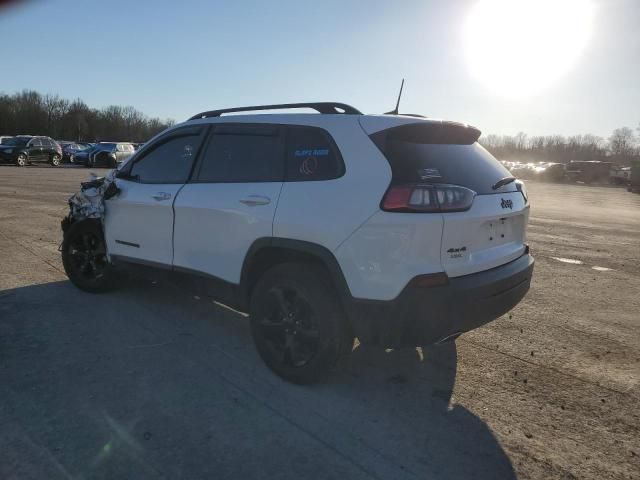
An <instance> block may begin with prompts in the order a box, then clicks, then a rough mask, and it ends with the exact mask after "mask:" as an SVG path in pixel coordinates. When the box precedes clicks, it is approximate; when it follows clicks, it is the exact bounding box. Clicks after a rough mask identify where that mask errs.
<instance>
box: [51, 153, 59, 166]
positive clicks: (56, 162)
mask: <svg viewBox="0 0 640 480" xmlns="http://www.w3.org/2000/svg"><path fill="white" fill-rule="evenodd" d="M51 165H53V166H54V167H59V166H60V155H57V154H55V155H53V157H51Z"/></svg>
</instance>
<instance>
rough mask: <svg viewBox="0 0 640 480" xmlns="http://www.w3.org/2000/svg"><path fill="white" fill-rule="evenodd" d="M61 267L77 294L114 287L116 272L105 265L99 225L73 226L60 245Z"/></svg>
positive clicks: (93, 221)
mask: <svg viewBox="0 0 640 480" xmlns="http://www.w3.org/2000/svg"><path fill="white" fill-rule="evenodd" d="M62 265H63V266H64V271H65V272H66V273H67V276H68V277H69V280H71V283H73V284H74V285H75V286H76V287H78V288H79V289H80V290H84V291H85V292H90V293H102V292H108V291H111V290H113V289H114V288H115V286H116V272H115V271H114V269H113V266H112V265H111V264H110V263H109V262H108V261H107V257H106V247H105V243H104V235H103V233H102V226H101V224H100V221H98V220H94V219H89V220H82V221H80V222H76V223H73V224H72V225H71V227H70V228H69V230H67V232H66V233H65V235H64V239H63V241H62Z"/></svg>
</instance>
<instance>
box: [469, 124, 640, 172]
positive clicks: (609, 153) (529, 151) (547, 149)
mask: <svg viewBox="0 0 640 480" xmlns="http://www.w3.org/2000/svg"><path fill="white" fill-rule="evenodd" d="M637 132H638V134H637V135H636V134H634V131H633V130H632V129H631V128H629V127H621V128H616V129H615V130H614V131H613V132H612V133H611V135H610V136H609V138H607V139H605V138H602V137H598V136H596V135H591V134H586V135H573V136H569V137H565V136H563V135H547V136H528V135H527V134H526V133H523V132H520V133H518V134H517V135H486V136H483V137H481V138H480V143H481V144H482V145H483V146H484V147H485V148H486V149H487V150H489V151H490V152H491V153H492V154H493V155H494V156H496V157H497V158H498V159H500V160H511V161H520V162H534V161H545V162H558V163H568V162H570V161H571V160H601V161H608V162H614V163H616V164H619V165H628V164H629V163H630V162H631V160H633V159H640V125H639V126H638V128H637Z"/></svg>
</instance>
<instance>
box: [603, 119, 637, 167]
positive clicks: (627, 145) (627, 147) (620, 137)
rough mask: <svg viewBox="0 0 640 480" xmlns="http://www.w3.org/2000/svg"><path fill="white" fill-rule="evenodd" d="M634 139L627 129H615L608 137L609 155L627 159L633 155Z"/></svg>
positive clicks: (631, 131)
mask: <svg viewBox="0 0 640 480" xmlns="http://www.w3.org/2000/svg"><path fill="white" fill-rule="evenodd" d="M635 143H636V138H635V135H634V134H633V130H631V129H630V128H629V127H621V128H616V129H615V130H614V131H613V133H612V134H611V136H610V137H609V150H610V152H611V155H613V156H615V157H618V158H621V159H627V158H629V157H631V156H632V155H633V154H634V153H635Z"/></svg>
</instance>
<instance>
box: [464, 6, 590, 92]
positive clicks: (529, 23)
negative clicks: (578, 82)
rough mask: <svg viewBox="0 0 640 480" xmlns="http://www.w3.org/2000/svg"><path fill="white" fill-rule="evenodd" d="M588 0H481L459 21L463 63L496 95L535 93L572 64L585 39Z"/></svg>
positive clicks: (588, 28) (588, 23)
mask: <svg viewBox="0 0 640 480" xmlns="http://www.w3.org/2000/svg"><path fill="white" fill-rule="evenodd" d="M593 11H594V7H593V4H592V3H591V2H590V1H589V0H480V1H479V2H478V3H477V4H476V5H474V6H473V7H472V9H471V11H470V12H469V15H468V17H467V19H466V22H465V24H464V43H465V50H466V57H467V58H466V60H467V64H468V66H469V68H470V70H471V73H472V74H473V76H474V77H476V78H478V79H479V80H480V81H482V82H483V83H485V84H486V85H487V86H488V87H489V88H490V89H491V90H493V91H495V92H496V93H498V94H501V95H504V96H510V97H518V96H527V95H531V94H534V93H536V92H538V91H540V90H541V89H544V88H545V87H548V86H549V85H552V84H554V83H555V82H556V81H557V80H559V79H560V78H561V77H562V76H563V75H564V74H566V73H567V72H568V71H569V70H571V68H573V67H574V66H575V64H576V62H577V60H578V58H579V57H580V54H581V53H582V52H583V51H584V49H585V47H586V46H587V44H588V40H589V37H590V36H591V30H592V21H593Z"/></svg>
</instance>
